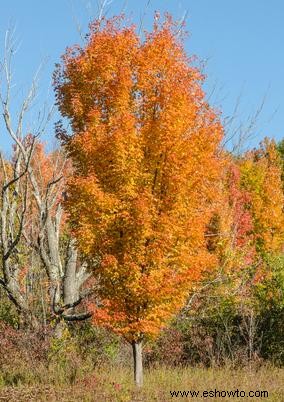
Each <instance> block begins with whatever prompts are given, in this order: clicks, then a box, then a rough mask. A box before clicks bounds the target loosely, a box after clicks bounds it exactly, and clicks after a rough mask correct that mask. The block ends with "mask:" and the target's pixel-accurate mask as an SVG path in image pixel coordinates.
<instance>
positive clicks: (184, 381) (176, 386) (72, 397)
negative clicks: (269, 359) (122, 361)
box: [0, 367, 284, 402]
mask: <svg viewBox="0 0 284 402" xmlns="http://www.w3.org/2000/svg"><path fill="white" fill-rule="evenodd" d="M179 390H180V391H190V390H191V391H199V393H200V394H201V393H202V392H203V391H208V392H209V391H213V393H215V390H216V392H217V391H223V394H221V395H220V396H219V397H218V394H217V393H216V395H217V396H216V397H215V396H210V394H208V396H207V397H194V396H187V397H186V396H183V397H181V396H179V397H176V396H171V392H170V391H172V392H173V391H179ZM236 390H238V391H239V392H240V391H245V392H246V393H248V392H249V391H254V392H255V391H267V392H268V397H263V398H261V397H250V398H249V397H244V396H241V395H244V394H241V395H240V394H239V397H237V394H235V397H232V396H231V397H229V396H223V395H224V391H236ZM211 395H212V394H211ZM174 400H175V401H181V400H191V401H194V400H195V401H244V400H250V401H254V402H255V401H260V400H263V401H275V402H276V401H277V402H283V401H284V369H277V368H274V367H262V368H260V369H258V370H252V369H251V370H250V369H248V368H247V369H240V370H232V369H229V368H228V369H226V368H223V369H218V368H214V369H213V368H212V369H202V368H175V369H170V368H162V367H160V368H155V369H149V370H145V383H144V387H143V389H141V390H137V389H135V387H134V386H133V384H132V373H131V371H130V369H129V370H128V369H125V368H115V367H111V368H108V367H102V368H101V369H96V370H95V371H94V372H93V373H92V374H88V375H86V376H83V377H81V378H77V379H76V380H75V381H74V383H73V384H67V383H65V384H64V383H62V384H59V383H57V384H56V383H54V381H53V380H51V379H50V378H49V374H48V373H46V375H44V374H42V376H39V377H38V382H37V383H34V384H32V383H30V384H23V383H22V382H21V381H19V382H18V384H17V386H2V387H1V388H0V401H9V402H14V401H15V402H16V401H17V402H24V401H37V402H40V401H56V402H57V401H64V402H65V401H66V402H72V401H80V402H83V401H84V402H105V401H108V402H116V401H117V402H127V401H129V402H132V401H133V402H136V401H137V402H138V401H141V402H142V401H145V402H151V401H162V402H163V401H174Z"/></svg>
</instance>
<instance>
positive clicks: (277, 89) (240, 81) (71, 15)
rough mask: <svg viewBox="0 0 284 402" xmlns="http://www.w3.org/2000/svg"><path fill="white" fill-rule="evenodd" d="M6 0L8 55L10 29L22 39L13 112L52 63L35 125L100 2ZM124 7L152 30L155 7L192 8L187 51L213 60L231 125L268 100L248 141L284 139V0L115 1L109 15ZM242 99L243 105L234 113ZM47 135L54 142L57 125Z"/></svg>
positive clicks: (3, 142)
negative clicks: (61, 64) (65, 58)
mask: <svg viewBox="0 0 284 402" xmlns="http://www.w3.org/2000/svg"><path fill="white" fill-rule="evenodd" d="M109 1H110V0H109ZM1 3H2V4H1V13H0V57H1V58H2V55H3V45H4V35H5V31H6V29H7V28H9V26H11V25H13V26H15V27H16V34H15V37H16V39H17V40H18V43H19V49H18V51H17V53H16V55H15V60H14V67H13V70H14V84H15V87H14V96H15V97H14V99H13V101H14V109H13V110H16V108H17V105H18V102H19V100H20V98H21V95H22V94H23V93H24V91H25V90H26V89H27V88H28V84H29V83H30V81H31V79H32V77H33V74H34V72H35V71H36V70H37V68H38V66H39V65H40V63H41V62H42V61H43V60H44V61H45V62H44V68H43V70H42V71H41V74H40V87H39V94H38V97H37V101H36V104H35V106H34V108H33V109H32V110H31V112H30V116H29V119H30V121H31V122H33V120H36V116H37V113H38V110H39V109H40V108H41V107H42V104H43V103H44V102H45V101H47V102H48V103H52V101H53V91H52V88H51V75H52V71H53V70H54V65H55V63H57V62H58V61H59V59H60V55H61V54H62V53H63V52H64V50H65V48H66V46H70V45H73V44H75V43H80V35H79V33H78V26H80V27H81V30H82V32H83V33H86V31H87V25H88V22H89V21H90V20H91V19H92V18H93V17H94V16H95V15H96V13H97V1H96V0H92V1H89V0H48V1H36V0H25V1H23V0H10V1H4V0H3V1H2V2H1ZM147 3H149V4H148V6H147ZM122 9H123V10H124V12H125V13H126V14H127V15H128V16H130V17H131V18H132V20H133V21H134V22H136V23H137V24H138V25H139V23H140V20H141V18H142V19H143V25H144V26H145V28H150V26H151V23H152V18H153V13H154V10H159V11H160V12H161V13H163V12H165V11H169V12H170V13H171V14H173V16H174V17H175V18H181V17H182V16H183V15H184V13H185V12H187V30H188V31H189V33H190V35H189V37H188V38H187V40H186V43H185V46H186V50H187V52H188V54H195V55H197V56H198V57H199V59H200V60H204V61H206V64H205V74H206V76H207V79H206V83H205V86H204V88H205V90H206V92H207V93H208V96H209V94H211V93H212V91H213V94H212V95H211V97H210V102H211V103H212V104H213V105H214V106H215V107H217V108H218V109H220V110H221V111H222V114H223V118H225V117H230V116H232V115H233V114H235V119H234V126H233V127H232V128H231V130H233V129H234V128H237V127H238V126H239V125H242V124H243V126H244V127H246V126H247V125H248V124H249V122H248V120H249V119H250V116H252V115H253V114H254V113H255V112H256V111H257V110H258V109H259V107H260V105H261V103H262V101H263V99H264V98H265V100H264V105H263V109H262V112H261V114H260V116H259V117H258V120H257V122H256V125H255V126H254V128H253V129H252V134H253V136H254V137H253V138H252V139H251V140H250V141H249V143H248V145H249V146H254V145H256V144H257V143H258V142H259V141H260V140H261V139H263V137H264V136H269V137H274V138H275V139H276V140H280V139H282V138H283V137H284V97H283V94H284V78H283V74H284V49H283V43H284V24H283V20H284V1H283V0H270V1H268V0H238V1H233V0H231V1H230V0H215V1H213V0H180V1H179V0H163V1H162V0H151V1H150V2H148V0H141V1H139V0H128V1H127V0H113V1H112V3H111V4H110V5H109V6H108V7H107V10H108V15H109V16H111V15H113V14H117V13H120V12H121V10H122ZM238 99H240V101H239V108H238V110H237V112H236V113H234V109H235V106H236V103H237V101H238ZM54 119H55V120H56V116H55V117H54ZM44 139H45V140H46V141H48V142H49V144H54V135H53V126H52V125H50V126H49V127H48V130H47V132H46V134H45V136H44ZM8 144H9V141H7V139H6V138H5V134H4V131H3V125H1V124H0V148H1V149H4V150H5V151H6V152H7V150H8Z"/></svg>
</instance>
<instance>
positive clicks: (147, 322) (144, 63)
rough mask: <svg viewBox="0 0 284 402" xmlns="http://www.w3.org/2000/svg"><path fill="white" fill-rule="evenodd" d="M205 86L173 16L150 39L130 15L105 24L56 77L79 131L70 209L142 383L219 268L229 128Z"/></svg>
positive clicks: (103, 317)
mask: <svg viewBox="0 0 284 402" xmlns="http://www.w3.org/2000/svg"><path fill="white" fill-rule="evenodd" d="M202 81H203V77H202V75H201V74H200V72H199V71H198V70H197V69H196V68H195V67H193V66H192V60H191V59H190V58H188V57H187V55H186V54H185V51H184V48H183V42H182V39H181V29H180V27H177V26H176V25H175V23H173V22H172V20H171V18H170V17H169V16H167V18H166V21H165V22H164V23H160V22H159V18H158V16H156V17H155V24H154V27H153V31H152V32H150V33H146V34H145V40H142V39H141V38H140V37H139V36H138V35H137V34H136V32H135V28H134V27H133V26H130V27H124V26H123V24H122V18H121V17H118V18H114V19H112V20H104V19H102V20H100V21H95V22H94V23H93V24H92V25H91V27H90V33H89V35H88V36H87V43H86V45H85V46H84V47H79V46H75V47H73V48H70V49H68V51H67V52H66V54H65V55H64V56H63V63H62V65H61V66H60V65H59V66H58V69H57V71H56V73H55V88H56V95H57V103H58V106H59V109H60V111H61V113H62V115H63V116H64V117H67V118H68V119H69V120H70V122H71V126H72V134H71V135H69V136H68V135H67V134H66V133H64V132H63V131H62V130H61V129H59V135H60V136H61V138H62V141H63V144H64V145H65V147H66V150H67V151H68V154H69V156H70V158H71V160H72V162H73V165H74V173H73V176H72V177H71V178H70V179H69V180H68V187H67V201H66V203H65V208H66V211H67V212H68V215H69V219H70V224H71V227H72V230H73V234H74V235H75V237H76V238H77V242H78V248H79V250H80V251H81V252H82V253H83V255H84V256H85V257H86V258H87V260H88V261H89V264H91V265H92V266H93V272H94V275H95V278H96V281H97V282H98V292H99V300H98V301H97V302H96V303H94V304H93V306H92V310H93V312H94V323H96V324H99V325H105V326H107V327H109V328H111V329H112V330H113V331H115V332H117V333H119V334H121V335H123V336H124V337H125V339H127V340H128V341H129V342H130V343H131V344H132V347H133V355H134V363H135V364H134V373H135V381H136V384H137V385H142V342H143V339H145V337H146V336H151V335H153V336H154V335H156V334H157V333H158V332H159V330H160V329H161V328H162V327H163V326H164V325H165V324H166V323H167V322H168V321H169V319H170V318H171V317H172V316H173V314H175V313H176V312H177V311H178V310H179V309H180V308H181V307H182V306H183V304H184V302H185V300H186V298H187V296H188V291H189V288H190V287H191V286H192V283H194V281H196V280H199V279H200V278H201V277H202V275H203V273H204V272H206V271H208V270H211V269H213V268H214V267H215V265H216V262H217V259H216V258H215V256H214V254H212V253H209V252H208V250H207V248H206V240H205V237H204V233H205V230H206V226H207V224H208V222H209V220H210V217H211V216H212V208H213V206H212V205H213V204H214V203H213V199H214V197H215V194H216V193H217V192H218V191H219V178H220V160H219V159H220V153H219V152H218V151H219V143H220V140H221V137H222V127H221V124H220V122H219V119H218V116H217V115H216V114H215V113H214V111H213V110H212V109H211V108H210V107H209V105H208V103H207V102H206V101H205V97H204V93H203V91H202V89H201V83H202Z"/></svg>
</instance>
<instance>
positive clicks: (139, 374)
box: [132, 341, 143, 387]
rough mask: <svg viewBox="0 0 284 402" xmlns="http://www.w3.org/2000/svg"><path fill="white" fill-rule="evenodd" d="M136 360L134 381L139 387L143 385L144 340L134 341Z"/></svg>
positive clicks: (133, 347)
mask: <svg viewBox="0 0 284 402" xmlns="http://www.w3.org/2000/svg"><path fill="white" fill-rule="evenodd" d="M132 351H133V361H134V381H135V384H136V385H137V387H142V385H143V362H142V341H138V342H136V341H133V342H132Z"/></svg>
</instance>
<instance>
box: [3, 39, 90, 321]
mask: <svg viewBox="0 0 284 402" xmlns="http://www.w3.org/2000/svg"><path fill="white" fill-rule="evenodd" d="M14 49H15V46H14V42H13V33H11V32H10V31H8V32H7V33H6V37H5V51H4V59H3V61H2V62H1V65H0V68H1V71H0V73H1V76H0V84H1V88H0V102H1V106H2V112H3V113H2V115H3V121H4V127H5V129H6V134H7V138H10V140H12V144H13V145H12V146H13V153H12V160H10V161H6V160H5V159H4V156H3V154H2V153H1V154H0V162H1V171H2V172H1V171H0V179H1V180H0V185H1V187H0V191H1V195H0V236H1V238H0V253H1V266H0V285H1V286H2V287H3V289H4V290H5V291H6V293H7V295H8V297H9V299H10V300H11V301H12V302H13V303H14V305H15V306H16V308H17V310H18V312H19V314H20V315H21V316H23V317H25V318H24V321H25V322H26V323H28V324H29V325H31V324H32V325H37V324H38V323H37V319H36V314H35V312H34V311H33V308H32V306H31V305H30V304H29V302H28V295H27V292H26V289H25V288H23V287H22V286H21V281H20V278H19V274H20V271H21V267H22V264H21V259H22V256H23V255H24V254H26V253H29V255H31V254H32V253H36V255H37V256H38V257H40V258H38V260H41V262H42V267H43V268H44V270H45V273H46V276H47V279H48V282H49V306H50V307H49V309H48V310H49V311H50V313H51V314H52V315H55V316H56V317H57V319H58V321H60V320H61V319H64V320H66V321H72V320H73V321H74V320H83V319H86V318H89V317H90V316H91V315H90V313H88V312H83V313H82V312H81V313H78V312H76V307H77V306H79V304H80V303H81V302H82V300H83V299H84V298H85V297H86V296H87V295H88V294H89V293H90V292H89V291H88V290H84V291H82V287H83V285H84V284H85V282H86V281H87V279H88V278H89V277H90V272H89V271H88V267H87V264H86V263H80V259H79V257H78V252H77V250H76V246H75V243H76V242H75V239H72V238H71V237H69V240H68V242H67V244H65V247H63V248H62V247H61V236H60V234H61V229H62V212H63V211H62V205H61V199H62V197H61V195H62V193H63V192H64V184H65V181H64V170H65V166H66V163H67V161H66V157H65V156H64V154H63V152H60V151H57V152H55V153H54V155H56V157H54V158H53V162H54V163H53V171H52V175H51V178H50V180H48V181H47V182H45V181H44V180H42V179H43V177H44V175H45V172H44V167H43V166H40V163H37V162H38V161H37V160H36V158H37V156H36V155H35V150H36V148H37V146H38V144H39V136H40V134H41V133H43V132H44V130H45V128H46V126H47V124H48V122H49V121H50V119H51V116H52V111H51V110H50V111H49V112H48V113H43V116H45V118H44V119H43V118H41V119H40V121H39V122H38V127H37V129H36V130H35V131H36V134H35V135H28V136H26V135H24V128H23V127H24V126H25V124H24V123H26V120H27V112H28V111H29V109H30V107H31V106H32V104H33V101H34V99H35V96H36V91H37V81H38V75H36V76H35V78H34V80H33V82H32V85H31V87H30V90H29V91H28V93H27V95H26V97H25V98H24V100H23V101H22V103H21V105H20V109H19V112H18V113H17V114H12V112H11V109H12V105H11V100H12V68H11V67H12V58H13V54H14V53H15V50H14ZM31 200H33V201H31ZM31 202H33V203H34V205H35V212H34V213H33V214H32V216H31V214H30V211H28V207H29V205H30V203H31ZM31 227H33V234H35V235H33V234H32V232H31V229H30V228H31ZM42 300H43V301H44V302H45V299H44V298H43V299H42ZM44 310H45V314H46V310H47V309H45V308H44ZM45 320H46V318H45Z"/></svg>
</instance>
